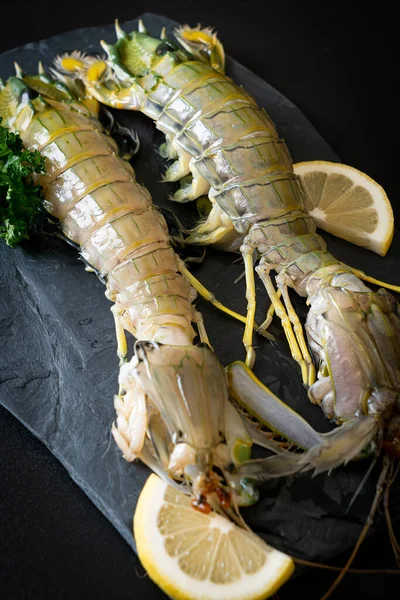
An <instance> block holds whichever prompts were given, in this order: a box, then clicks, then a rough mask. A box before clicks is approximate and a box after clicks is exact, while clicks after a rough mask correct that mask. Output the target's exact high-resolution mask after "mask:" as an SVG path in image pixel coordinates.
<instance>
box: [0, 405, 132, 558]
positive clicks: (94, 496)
mask: <svg viewBox="0 0 400 600" xmlns="http://www.w3.org/2000/svg"><path fill="white" fill-rule="evenodd" d="M1 405H2V406H3V407H4V408H5V409H6V410H7V411H8V412H9V413H10V414H12V416H13V417H14V418H15V419H17V421H19V422H20V423H21V424H22V425H23V426H24V427H25V428H26V429H27V430H28V431H30V433H32V435H33V436H34V437H35V438H36V439H38V440H39V441H40V442H41V443H42V444H43V445H44V446H45V447H46V448H47V450H48V451H49V452H50V453H51V454H52V456H55V457H56V459H57V460H58V461H59V462H60V464H61V465H62V466H63V467H64V468H65V469H66V470H67V472H68V475H69V476H70V477H71V479H72V480H73V481H74V482H75V483H76V485H77V486H78V487H79V488H80V489H81V490H82V491H83V492H84V493H85V494H86V496H87V497H88V498H89V500H90V501H91V502H93V504H94V505H95V506H96V508H98V509H99V511H100V512H101V514H102V515H103V516H105V517H106V519H107V520H108V521H109V522H110V523H111V524H112V526H113V527H115V529H116V530H117V531H118V533H119V534H120V535H121V536H122V538H123V539H124V540H125V541H126V543H127V544H128V545H129V546H130V547H131V548H132V549H133V550H134V551H135V552H136V554H137V550H136V542H135V539H134V537H133V533H132V535H127V533H126V531H125V530H124V528H123V527H120V526H119V524H118V520H116V519H114V517H113V515H112V513H111V512H110V511H109V510H108V508H107V506H106V505H105V504H104V503H103V502H102V501H101V499H100V497H99V495H98V494H96V493H94V492H93V490H92V489H91V488H89V487H88V486H87V485H86V483H85V482H84V481H83V479H81V478H80V477H78V476H77V475H76V474H75V473H74V467H73V465H71V464H70V463H69V462H68V460H67V459H66V458H65V456H62V455H61V454H60V453H59V452H57V450H55V449H54V448H51V447H50V445H49V444H48V442H47V440H45V439H43V438H42V436H41V435H39V433H38V432H36V431H35V430H34V429H32V427H31V426H30V425H29V423H28V422H27V421H25V420H24V418H23V417H21V416H20V415H18V414H17V413H16V412H14V411H13V410H12V408H10V407H9V406H5V405H4V404H3V403H1ZM132 524H133V515H132Z"/></svg>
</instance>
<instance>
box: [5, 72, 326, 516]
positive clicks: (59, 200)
mask: <svg viewBox="0 0 400 600" xmlns="http://www.w3.org/2000/svg"><path fill="white" fill-rule="evenodd" d="M16 70H17V76H15V77H10V78H9V79H8V80H7V82H6V83H5V84H2V86H1V90H0V116H1V117H2V119H3V123H4V124H5V125H6V126H7V127H8V128H9V129H11V130H13V131H15V132H17V133H19V134H20V136H21V138H22V140H23V144H24V146H25V148H26V149H28V150H38V151H39V152H40V153H41V155H42V156H43V157H44V158H45V162H46V172H45V173H44V174H41V175H38V176H37V183H38V184H40V185H41V186H42V189H43V206H44V208H45V209H46V211H47V213H48V215H49V217H50V218H51V219H52V220H53V221H55V222H56V223H57V225H58V227H59V231H60V234H61V235H62V237H63V238H64V239H66V240H67V241H68V242H69V243H71V244H73V245H74V246H75V247H77V248H78V249H79V252H80V255H81V258H82V259H83V261H84V262H85V263H86V264H87V265H88V267H87V268H88V269H89V270H95V271H96V272H97V273H98V275H99V276H100V278H101V279H102V280H103V281H104V282H105V283H106V296H107V298H108V299H110V300H111V301H112V302H113V303H114V304H113V307H112V313H113V315H114V319H115V326H116V335H117V341H118V355H119V357H120V362H121V366H120V374H119V393H118V394H117V395H116V396H115V401H114V403H115V409H116V413H117V419H116V424H115V425H114V426H113V428H112V433H113V435H114V438H115V441H116V443H117V444H118V446H119V447H120V449H121V450H122V453H123V456H124V458H125V459H126V460H127V461H133V460H134V459H135V458H136V457H139V458H140V459H141V460H142V461H143V462H144V463H145V464H147V465H148V466H149V467H150V468H151V469H153V470H154V471H155V472H156V473H157V474H158V475H160V476H161V477H163V478H164V479H165V478H167V479H168V481H169V483H172V484H174V483H175V485H178V486H179V489H182V490H183V491H186V492H187V493H189V494H191V495H192V496H193V501H192V502H193V506H194V507H195V508H196V509H197V510H200V511H202V512H209V511H211V510H212V509H214V510H217V511H220V512H222V513H223V514H225V515H227V516H228V517H230V518H232V519H233V520H234V521H236V522H238V523H239V524H242V525H243V521H242V520H241V518H240V517H239V513H238V510H237V506H239V505H247V504H252V503H253V502H254V501H256V499H257V492H256V490H255V489H254V488H253V487H252V486H251V485H249V484H246V485H245V484H243V485H242V478H241V477H240V478H238V477H237V476H236V471H237V467H238V466H239V464H240V463H242V462H243V461H246V460H247V459H249V458H250V449H251V445H252V438H251V436H250V434H249V432H248V429H247V427H246V424H245V422H244V420H243V418H242V416H241V415H240V414H239V413H238V412H237V410H236V409H235V408H234V406H233V404H232V403H230V402H229V394H228V386H227V377H226V374H225V371H224V369H223V367H222V366H221V364H220V363H219V361H218V359H217V357H216V356H215V354H214V352H213V351H212V349H211V347H210V344H209V340H208V337H207V333H206V330H205V326H204V323H203V319H202V316H201V314H200V313H199V312H198V311H196V309H195V307H194V305H193V301H194V300H195V297H196V291H195V290H194V288H193V287H192V286H191V285H190V283H189V282H188V280H187V279H186V277H185V273H186V268H185V266H184V263H183V261H182V260H181V259H180V258H179V257H178V256H177V254H175V252H174V251H173V249H172V246H171V243H170V238H169V233H168V229H167V225H166V222H165V220H164V218H163V216H162V215H161V213H160V212H159V211H158V210H157V209H156V207H155V206H154V205H153V203H152V199H151V197H150V194H149V192H148V191H147V190H146V189H145V188H144V187H143V186H141V185H139V184H138V183H137V181H136V180H135V172H134V170H133V168H132V167H131V165H130V164H129V163H128V162H126V161H125V160H123V159H122V158H120V156H119V155H118V148H117V144H116V143H115V141H114V140H113V139H112V137H110V135H108V134H107V133H106V131H105V130H104V128H103V126H102V125H101V123H100V121H99V120H98V118H97V117H98V112H99V105H98V102H97V101H96V100H94V99H93V98H92V97H90V96H89V95H87V94H86V93H85V91H83V90H82V89H81V88H78V87H76V86H74V85H73V84H72V83H71V86H70V87H67V86H66V85H64V84H63V83H60V82H57V81H56V80H53V79H52V78H51V77H50V76H48V75H47V74H46V73H45V71H44V69H43V67H42V66H40V68H39V73H38V74H37V75H34V76H30V75H25V74H24V73H23V72H22V70H21V69H20V67H19V66H18V65H17V66H16ZM192 323H193V324H195V325H196V326H197V331H198V335H199V337H200V340H201V343H199V344H197V345H194V344H193V339H194V337H195V336H196V332H195V331H194V329H193V327H192ZM125 331H128V332H130V333H132V335H134V336H135V337H136V339H137V342H136V344H135V353H134V356H133V358H132V359H131V360H129V361H128V360H127V341H126V336H125ZM304 427H306V428H307V430H308V431H309V434H310V445H312V444H313V443H316V441H318V440H319V436H318V434H317V433H315V432H314V431H313V430H312V429H311V428H310V427H308V426H307V424H306V423H304Z"/></svg>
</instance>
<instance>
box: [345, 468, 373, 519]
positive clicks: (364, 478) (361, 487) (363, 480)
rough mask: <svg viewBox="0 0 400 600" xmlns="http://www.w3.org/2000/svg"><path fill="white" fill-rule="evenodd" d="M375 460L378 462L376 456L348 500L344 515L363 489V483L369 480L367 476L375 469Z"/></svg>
mask: <svg viewBox="0 0 400 600" xmlns="http://www.w3.org/2000/svg"><path fill="white" fill-rule="evenodd" d="M377 460H378V456H375V458H374V459H373V460H372V461H371V464H370V465H369V467H368V469H367V472H366V473H365V475H364V477H363V478H362V480H361V483H360V485H359V486H358V488H357V489H356V491H355V492H354V494H353V497H352V499H351V500H350V502H349V505H348V507H347V508H346V513H345V514H346V515H347V514H348V513H349V511H350V509H351V507H352V506H353V504H354V502H355V501H356V499H357V497H358V495H359V493H360V492H361V490H362V489H363V487H364V484H365V482H366V481H367V479H369V476H370V475H371V472H372V470H373V468H374V467H375V465H376V461H377Z"/></svg>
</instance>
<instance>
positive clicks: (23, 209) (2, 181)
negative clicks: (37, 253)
mask: <svg viewBox="0 0 400 600" xmlns="http://www.w3.org/2000/svg"><path fill="white" fill-rule="evenodd" d="M1 120H2V119H1V117H0V238H4V239H5V241H6V243H7V244H8V245H9V246H11V247H13V248H14V246H16V245H17V244H18V243H19V242H20V241H21V240H23V239H28V238H29V230H30V227H31V226H32V225H33V223H34V221H35V219H36V217H37V215H38V214H39V211H40V202H41V197H40V194H41V187H40V185H34V183H33V181H32V175H33V173H44V171H45V166H44V158H43V157H42V156H41V154H40V152H39V151H38V150H33V151H29V150H24V148H23V146H22V140H21V138H20V136H19V135H18V134H16V133H12V132H11V131H9V130H8V129H6V128H5V127H2V125H1Z"/></svg>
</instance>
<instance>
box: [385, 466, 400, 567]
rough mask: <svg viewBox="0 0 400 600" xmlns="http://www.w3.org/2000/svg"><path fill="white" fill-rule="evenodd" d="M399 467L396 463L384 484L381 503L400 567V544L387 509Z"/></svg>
mask: <svg viewBox="0 0 400 600" xmlns="http://www.w3.org/2000/svg"><path fill="white" fill-rule="evenodd" d="M399 467H400V463H398V465H397V468H396V470H395V472H394V475H393V476H392V477H391V478H390V480H389V482H388V484H387V486H386V489H385V495H384V497H383V503H384V508H385V517H386V524H387V528H388V533H389V540H390V544H391V546H392V549H393V554H394V558H395V560H396V563H397V566H398V567H399V569H400V544H399V542H398V541H397V538H396V535H395V532H394V529H393V524H392V517H391V516H390V510H389V496H390V488H391V487H392V484H393V482H394V480H395V479H396V477H397V475H398V473H399ZM393 470H394V463H393V462H392V464H391V471H393Z"/></svg>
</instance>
